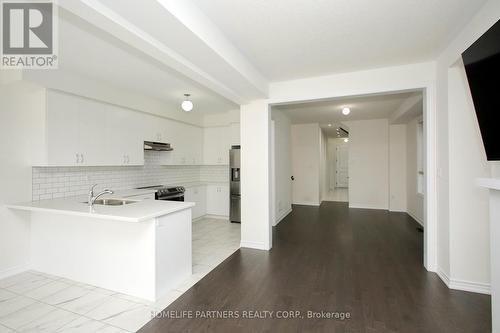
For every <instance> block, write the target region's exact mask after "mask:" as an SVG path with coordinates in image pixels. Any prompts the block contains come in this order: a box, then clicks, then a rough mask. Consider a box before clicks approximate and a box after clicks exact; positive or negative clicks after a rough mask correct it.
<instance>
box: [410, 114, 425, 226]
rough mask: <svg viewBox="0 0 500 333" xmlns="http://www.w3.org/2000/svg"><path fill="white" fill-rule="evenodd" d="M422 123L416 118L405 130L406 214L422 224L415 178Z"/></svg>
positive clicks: (422, 206) (422, 218)
mask: <svg viewBox="0 0 500 333" xmlns="http://www.w3.org/2000/svg"><path fill="white" fill-rule="evenodd" d="M420 121H422V117H417V118H414V119H412V120H411V121H409V122H408V124H407V125H406V126H407V129H406V151H407V155H406V158H407V160H406V166H407V169H406V176H407V179H406V183H407V207H408V210H407V212H408V214H410V215H411V217H413V218H414V219H415V220H416V221H417V222H419V223H420V224H422V225H423V224H424V197H423V195H421V194H419V193H418V189H417V177H418V162H417V159H418V157H417V156H418V144H417V136H418V134H417V131H418V123H419V122H420Z"/></svg>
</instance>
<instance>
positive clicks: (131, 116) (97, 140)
mask: <svg viewBox="0 0 500 333" xmlns="http://www.w3.org/2000/svg"><path fill="white" fill-rule="evenodd" d="M139 122H140V114H138V113H136V112H134V111H132V110H128V109H125V108H121V107H117V106H113V105H110V104H107V103H102V102H98V101H94V100H91V99H88V98H83V97H78V96H73V95H70V94H65V93H60V92H57V91H53V90H48V91H47V100H46V128H45V131H46V154H45V160H44V161H40V163H39V164H40V165H49V166H99V165H142V164H144V150H143V143H142V141H143V140H142V138H141V137H140V134H139V133H140V131H139V130H138V125H137V124H138V123H139Z"/></svg>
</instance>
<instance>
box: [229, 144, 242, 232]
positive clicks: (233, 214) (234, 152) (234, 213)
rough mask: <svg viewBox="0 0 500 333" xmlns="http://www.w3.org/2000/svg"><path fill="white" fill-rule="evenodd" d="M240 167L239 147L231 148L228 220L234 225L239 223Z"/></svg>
mask: <svg viewBox="0 0 500 333" xmlns="http://www.w3.org/2000/svg"><path fill="white" fill-rule="evenodd" d="M240 167H241V163H240V146H233V147H232V149H231V150H230V151H229V203H230V205H229V219H230V221H231V222H235V223H241V192H240V176H241V169H240Z"/></svg>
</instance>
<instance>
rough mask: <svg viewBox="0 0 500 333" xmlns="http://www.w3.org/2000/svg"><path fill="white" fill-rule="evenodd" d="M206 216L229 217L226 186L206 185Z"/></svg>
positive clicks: (227, 187)
mask: <svg viewBox="0 0 500 333" xmlns="http://www.w3.org/2000/svg"><path fill="white" fill-rule="evenodd" d="M207 214H209V215H220V216H229V186H228V185H207Z"/></svg>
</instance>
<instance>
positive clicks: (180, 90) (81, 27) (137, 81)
mask: <svg viewBox="0 0 500 333" xmlns="http://www.w3.org/2000/svg"><path fill="white" fill-rule="evenodd" d="M59 15H60V18H61V19H60V20H59V68H60V69H61V70H64V71H69V72H73V73H77V74H80V75H82V76H85V77H88V78H92V79H95V80H98V81H101V82H106V83H109V84H111V85H114V86H117V87H123V88H125V89H128V90H131V91H134V92H138V93H141V94H144V95H146V96H151V97H154V98H157V99H160V100H162V101H164V102H165V103H166V104H167V105H170V106H171V107H173V108H179V112H182V111H181V110H180V103H181V101H182V99H183V97H184V96H183V94H184V93H190V94H191V95H192V97H191V99H192V100H193V102H194V104H195V109H194V111H193V112H197V113H199V114H200V115H204V114H212V113H221V112H227V111H229V110H234V109H238V108H239V106H238V105H237V104H235V103H233V102H231V101H229V100H227V99H225V98H223V97H221V96H220V95H218V94H215V93H213V92H212V91H210V90H209V89H206V88H204V87H202V86H201V85H199V84H197V83H196V82H194V81H192V80H190V79H187V78H186V77H185V76H183V75H181V74H179V73H177V72H175V71H173V70H171V69H169V68H168V67H167V66H165V65H162V64H160V63H158V62H155V61H154V60H153V59H151V58H149V57H148V56H147V55H144V54H141V53H140V52H139V51H137V50H136V49H134V48H132V47H129V46H127V45H126V44H125V43H123V42H121V41H120V40H118V39H116V38H114V37H113V36H111V35H109V34H107V33H106V32H104V31H102V30H100V29H98V28H96V27H94V26H92V25H91V24H89V23H88V22H86V21H84V20H82V19H81V18H79V17H77V16H75V15H73V14H72V13H70V12H68V11H66V10H64V9H62V8H60V9H59Z"/></svg>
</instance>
